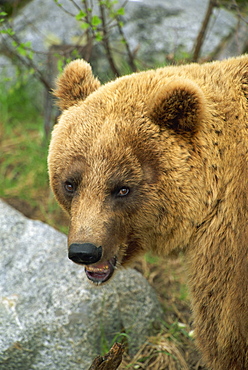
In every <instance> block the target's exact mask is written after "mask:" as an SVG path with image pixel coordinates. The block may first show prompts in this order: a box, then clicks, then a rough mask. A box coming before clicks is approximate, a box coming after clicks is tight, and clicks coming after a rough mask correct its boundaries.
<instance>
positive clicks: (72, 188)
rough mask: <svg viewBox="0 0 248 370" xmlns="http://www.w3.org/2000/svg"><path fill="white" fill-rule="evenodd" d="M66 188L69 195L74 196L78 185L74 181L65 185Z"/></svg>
mask: <svg viewBox="0 0 248 370" xmlns="http://www.w3.org/2000/svg"><path fill="white" fill-rule="evenodd" d="M64 188H65V190H66V192H67V193H69V194H73V193H74V192H75V190H76V184H75V183H74V182H73V181H66V182H65V183H64Z"/></svg>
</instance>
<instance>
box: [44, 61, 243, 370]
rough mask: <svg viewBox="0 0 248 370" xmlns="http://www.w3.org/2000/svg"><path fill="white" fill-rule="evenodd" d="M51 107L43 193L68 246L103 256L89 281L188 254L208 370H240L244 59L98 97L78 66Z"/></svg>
mask: <svg viewBox="0 0 248 370" xmlns="http://www.w3.org/2000/svg"><path fill="white" fill-rule="evenodd" d="M55 95H56V96H57V98H58V100H59V106H60V108H61V109H62V110H63V113H62V115H61V117H60V119H59V122H58V124H57V125H56V126H55V127H54V131H53V133H52V139H51V144H50V150H49V157H48V165H49V174H50V183H51V187H52V189H53V191H54V193H55V196H56V198H57V200H58V202H59V203H60V204H61V206H62V207H63V208H64V209H65V210H66V211H67V212H68V213H69V215H70V220H71V221H70V231H69V236H68V243H69V246H70V245H72V244H73V243H79V244H80V243H85V242H86V243H92V244H94V245H95V246H101V251H100V252H99V253H100V256H101V259H100V261H98V262H96V263H93V264H90V262H89V263H87V266H86V273H87V276H88V277H89V278H90V279H92V280H93V281H95V282H96V283H97V282H99V283H100V282H102V281H105V280H108V278H109V277H110V276H111V275H112V273H113V271H114V268H117V267H119V266H125V265H127V264H128V263H129V262H131V261H133V260H134V259H135V257H136V256H137V255H139V254H142V253H145V252H147V251H149V250H151V251H152V252H154V253H156V254H159V255H163V256H166V255H169V254H170V253H171V252H177V251H180V250H184V251H185V253H186V256H187V261H188V271H189V287H190V293H191V297H192V309H193V314H194V323H195V328H196V329H195V333H196V338H197V344H198V346H199V348H200V350H201V351H202V353H203V358H204V360H205V362H206V364H207V365H208V366H209V367H210V368H211V369H223V370H227V369H232V370H235V369H236V370H241V369H248V253H247V251H248V225H247V221H248V200H247V196H248V192H247V187H248V185H247V181H248V161H247V160H248V56H241V57H238V58H231V59H228V60H225V61H216V62H211V63H206V64H202V65H199V64H190V65H184V66H171V67H165V68H160V69H157V70H150V71H145V72H139V73H135V74H131V75H129V76H124V77H121V78H118V79H116V80H115V81H112V82H109V83H107V84H105V85H100V82H99V81H98V80H97V79H96V78H94V77H93V75H92V72H91V68H90V66H89V65H88V64H87V63H86V62H84V61H83V60H76V61H73V62H71V63H70V64H69V65H68V66H67V67H66V68H65V70H64V72H63V74H62V75H61V76H60V77H59V79H58V81H57V89H56V91H55ZM109 270H111V271H109ZM110 272H111V273H110ZM104 276H105V278H103V277H104Z"/></svg>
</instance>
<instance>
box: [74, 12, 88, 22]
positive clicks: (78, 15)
mask: <svg viewBox="0 0 248 370" xmlns="http://www.w3.org/2000/svg"><path fill="white" fill-rule="evenodd" d="M86 15H87V14H86V13H85V12H83V11H82V10H80V12H79V13H78V14H77V15H76V16H75V18H76V20H77V21H80V19H82V18H85V17H86Z"/></svg>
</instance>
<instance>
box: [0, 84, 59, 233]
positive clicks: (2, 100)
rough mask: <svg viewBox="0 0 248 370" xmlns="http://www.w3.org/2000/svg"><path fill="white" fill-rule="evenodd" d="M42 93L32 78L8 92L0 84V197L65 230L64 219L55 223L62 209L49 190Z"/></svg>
mask: <svg viewBox="0 0 248 370" xmlns="http://www.w3.org/2000/svg"><path fill="white" fill-rule="evenodd" d="M42 94H43V92H42V91H40V90H39V85H38V84H37V83H35V84H34V83H33V82H32V81H28V82H23V83H18V84H17V85H15V86H11V87H9V89H8V90H7V91H6V83H2V84H1V85H0V106H1V117H0V147H1V156H0V178H1V187H0V197H1V198H2V199H5V200H6V201H7V202H8V203H10V204H12V205H14V206H16V208H17V209H19V210H20V211H22V212H23V213H24V214H26V215H27V216H30V217H33V218H38V219H40V220H43V221H45V222H47V223H49V224H51V225H53V226H54V227H56V228H59V229H60V230H61V231H65V230H66V228H65V225H66V222H64V221H63V222H62V223H58V224H57V221H56V220H57V218H58V215H60V214H61V211H60V210H59V207H58V206H57V204H56V202H55V200H54V199H53V197H52V195H51V192H50V190H49V180H48V173H47V163H46V162H47V150H48V141H47V140H46V138H45V134H44V128H43V117H42V99H41V97H42Z"/></svg>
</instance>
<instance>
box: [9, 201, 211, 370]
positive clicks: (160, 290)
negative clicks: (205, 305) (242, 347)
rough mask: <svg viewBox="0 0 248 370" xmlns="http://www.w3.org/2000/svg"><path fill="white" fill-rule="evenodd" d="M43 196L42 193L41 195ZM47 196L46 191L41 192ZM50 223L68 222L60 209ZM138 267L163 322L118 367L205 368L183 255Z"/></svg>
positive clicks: (38, 214)
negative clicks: (151, 289) (161, 310)
mask: <svg viewBox="0 0 248 370" xmlns="http://www.w3.org/2000/svg"><path fill="white" fill-rule="evenodd" d="M40 196H41V197H42V195H40ZM43 196H48V194H43ZM4 201H6V202H7V203H8V204H9V205H11V206H12V207H14V208H15V209H17V210H18V211H20V212H21V213H23V214H24V215H25V216H27V217H28V218H31V219H38V220H40V221H44V222H47V218H46V217H44V210H43V211H41V210H40V208H39V207H38V206H35V207H34V206H32V205H31V204H29V203H28V202H27V201H25V200H20V199H18V198H9V199H4ZM52 224H53V226H54V225H55V227H56V224H57V225H59V226H64V227H67V226H68V218H67V216H66V215H65V213H64V212H63V211H62V210H57V211H56V213H55V214H53V222H52ZM134 268H136V269H137V270H139V271H140V272H141V273H142V274H143V275H144V276H145V277H146V278H147V280H148V281H149V283H150V284H151V285H152V286H153V287H154V289H155V290H156V292H157V294H158V297H159V300H160V301H161V303H162V305H163V308H164V323H163V325H162V326H163V328H162V329H160V333H159V334H158V335H157V336H156V337H154V338H148V341H147V343H145V344H144V346H143V347H142V348H141V349H140V351H139V353H138V354H137V355H136V356H135V358H133V359H131V358H129V356H128V354H125V355H124V359H123V361H122V365H121V366H120V368H119V369H120V370H124V369H127V368H128V369H146V370H165V369H168V370H183V369H188V370H191V369H192V370H205V369H206V368H205V367H204V366H203V363H202V361H201V357H200V355H199V353H198V351H197V349H196V347H195V344H194V339H193V334H192V332H193V326H192V313H191V308H190V300H189V294H188V290H187V277H186V268H185V263H184V256H182V255H180V256H178V257H176V258H173V259H167V260H161V259H158V258H156V257H152V256H148V257H147V258H142V259H140V260H138V261H137V263H136V264H135V265H134Z"/></svg>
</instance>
